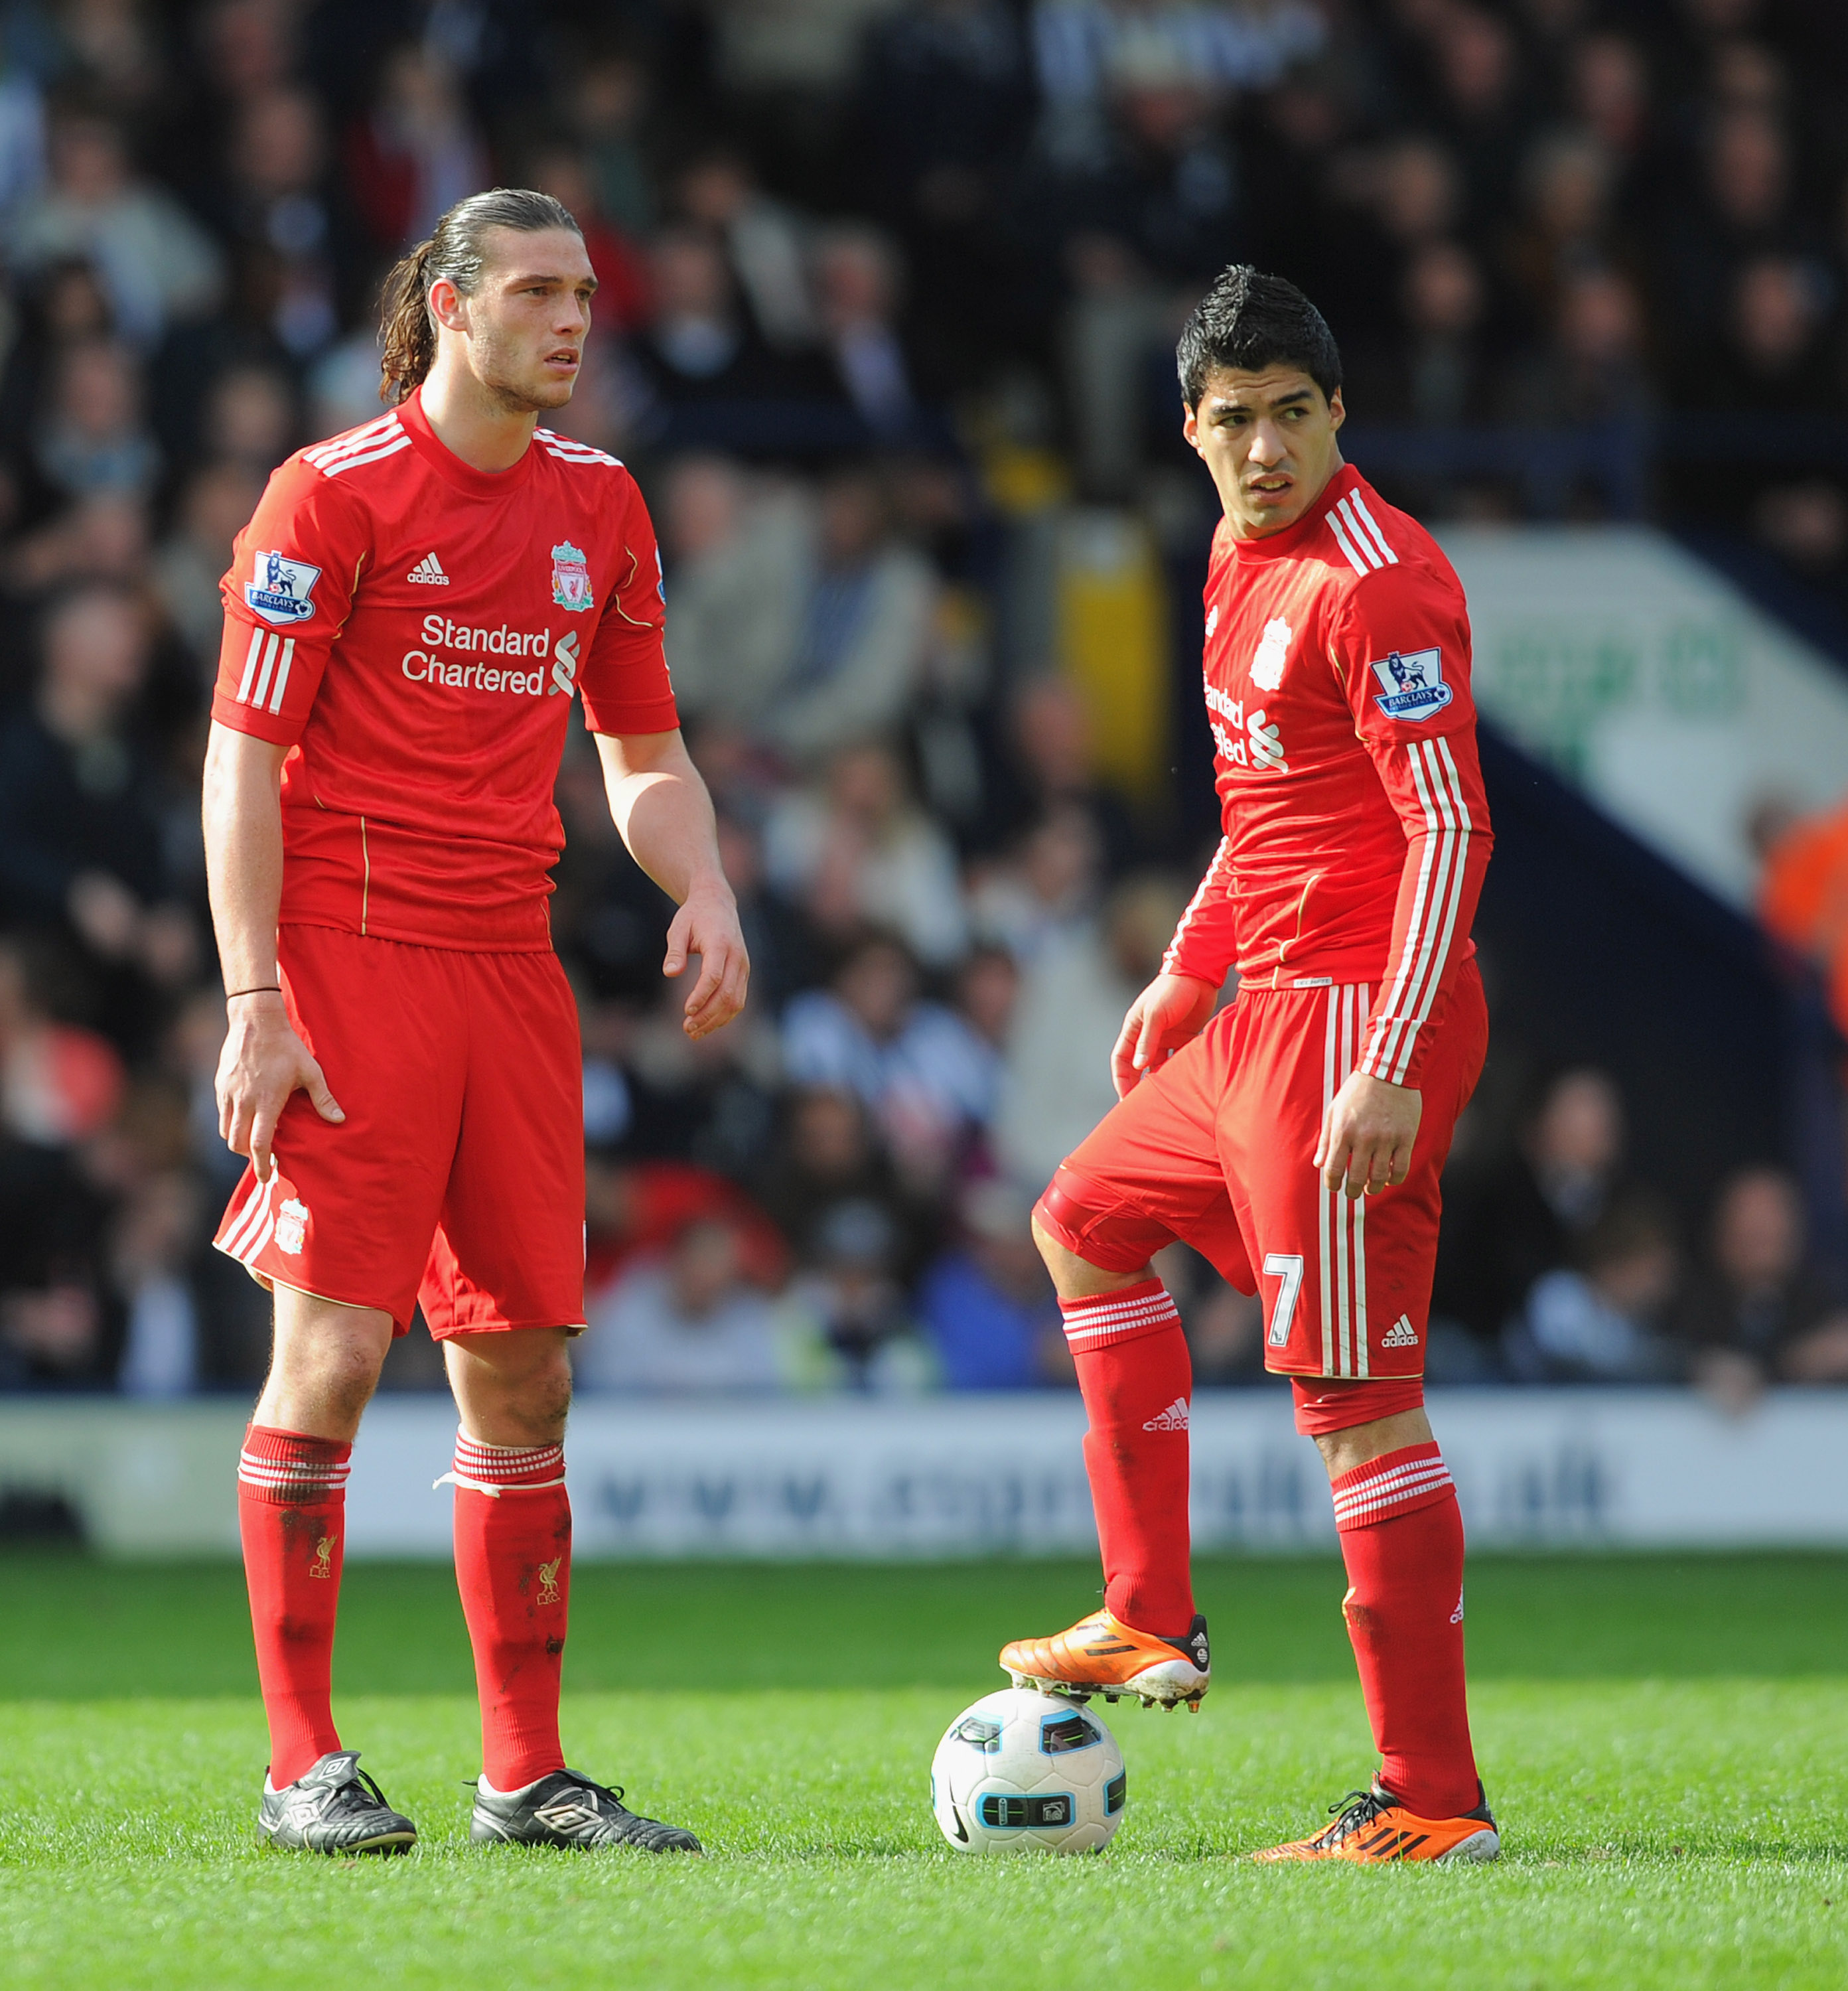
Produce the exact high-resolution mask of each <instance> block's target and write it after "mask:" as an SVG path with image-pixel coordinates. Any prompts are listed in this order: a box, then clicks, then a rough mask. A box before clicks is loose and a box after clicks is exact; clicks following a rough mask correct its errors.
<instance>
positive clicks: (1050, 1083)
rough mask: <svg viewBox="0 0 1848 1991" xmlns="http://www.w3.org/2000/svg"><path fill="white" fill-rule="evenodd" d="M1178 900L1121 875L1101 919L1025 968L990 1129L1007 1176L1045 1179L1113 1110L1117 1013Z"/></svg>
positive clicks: (1170, 886) (1135, 988) (1160, 884)
mask: <svg viewBox="0 0 1848 1991" xmlns="http://www.w3.org/2000/svg"><path fill="white" fill-rule="evenodd" d="M1185 904H1186V890H1185V888H1184V887H1181V886H1179V885H1178V884H1177V883H1176V881H1175V880H1173V879H1172V878H1169V877H1168V876H1165V875H1162V874H1159V873H1145V874H1143V875H1142V876H1132V877H1130V878H1127V879H1125V880H1124V881H1123V883H1121V885H1119V886H1118V887H1117V889H1116V890H1115V891H1114V892H1113V893H1111V897H1110V899H1109V900H1108V904H1106V906H1105V907H1104V910H1103V913H1102V914H1101V917H1097V918H1094V919H1092V920H1087V921H1079V922H1074V924H1072V925H1071V926H1070V927H1067V928H1066V929H1065V930H1064V931H1063V932H1061V933H1060V934H1058V935H1057V937H1056V938H1053V939H1052V940H1050V941H1048V943H1047V944H1046V945H1045V946H1044V947H1043V948H1041V950H1040V951H1039V953H1038V954H1037V955H1035V956H1034V958H1033V960H1032V961H1031V962H1030V964H1029V965H1028V967H1027V968H1026V973H1025V975H1024V976H1023V978H1022V982H1021V988H1020V999H1019V1004H1018V1005H1017V1006H1016V1010H1015V1023H1014V1027H1013V1030H1012V1033H1010V1035H1009V1042H1008V1051H1007V1068H1006V1077H1005V1079H1004V1081H1003V1083H1002V1098H1001V1105H1000V1109H999V1115H998V1117H997V1119H996V1122H995V1145H996V1148H997V1150H998V1152H999V1157H1000V1159H1001V1162H1002V1166H1003V1167H1004V1168H1005V1169H1007V1171H1008V1172H1009V1174H1010V1175H1012V1176H1014V1177H1015V1178H1016V1179H1018V1180H1019V1181H1021V1182H1049V1181H1050V1180H1051V1179H1052V1174H1053V1170H1054V1169H1056V1168H1057V1166H1058V1165H1059V1163H1060V1162H1061V1161H1063V1160H1064V1158H1065V1156H1066V1155H1068V1154H1069V1153H1070V1152H1071V1150H1072V1149H1074V1148H1075V1147H1076V1146H1077V1145H1078V1143H1079V1142H1080V1141H1081V1140H1083V1139H1084V1136H1085V1135H1087V1134H1088V1133H1089V1132H1091V1128H1093V1127H1094V1126H1095V1125H1097V1123H1098V1121H1099V1120H1101V1118H1103V1116H1104V1114H1106V1113H1107V1112H1108V1111H1109V1110H1110V1108H1111V1107H1112V1106H1113V1105H1114V1104H1115V1103H1116V1092H1115V1087H1113V1085H1112V1084H1111V1077H1110V1054H1111V1050H1112V1048H1113V1047H1114V1046H1115V1043H1116V1040H1117V1033H1118V1031H1119V1030H1121V1028H1122V1026H1123V1016H1124V1013H1125V1011H1126V1010H1127V1009H1128V1007H1129V1006H1130V1004H1131V1003H1132V1002H1134V1001H1135V998H1136V996H1138V994H1140V992H1142V990H1143V989H1145V988H1146V987H1147V986H1148V985H1149V982H1151V981H1152V980H1153V979H1154V978H1155V975H1156V973H1157V972H1159V969H1160V967H1161V961H1162V951H1163V950H1164V949H1165V948H1166V946H1167V944H1168V942H1169V939H1170V938H1172V934H1173V932H1174V929H1175V926H1176V922H1177V921H1179V918H1180V915H1181V911H1182V908H1183V906H1184V905H1185Z"/></svg>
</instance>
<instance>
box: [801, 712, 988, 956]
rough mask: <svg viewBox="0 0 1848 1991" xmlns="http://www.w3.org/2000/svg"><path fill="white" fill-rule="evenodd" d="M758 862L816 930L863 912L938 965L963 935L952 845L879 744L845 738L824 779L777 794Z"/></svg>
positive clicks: (841, 926) (831, 929) (845, 924)
mask: <svg viewBox="0 0 1848 1991" xmlns="http://www.w3.org/2000/svg"><path fill="white" fill-rule="evenodd" d="M764 863H765V866H766V869H767V873H768V875H769V878H770V882H771V884H772V885H773V886H774V887H775V888H776V890H778V891H779V892H780V893H782V895H783V896H784V897H785V898H786V899H788V900H790V901H791V903H792V904H795V905H798V906H799V907H801V909H802V910H803V911H804V913H805V914H806V916H807V917H808V920H809V921H811V923H812V924H813V925H814V926H815V927H816V929H817V930H818V931H819V932H821V933H822V934H833V935H836V936H837V937H838V936H842V935H846V934H852V933H853V931H854V930H855V929H856V927H859V926H860V925H861V924H863V923H865V922H866V921H873V922H876V923H877V924H882V925H884V926H887V927H890V928H892V929H893V931H895V932H897V934H899V935H900V937H901V938H903V940H904V943H905V944H906V945H907V947H908V948H910V950H911V951H912V952H913V953H914V954H915V955H917V958H919V959H920V960H921V961H923V962H924V964H925V965H926V966H927V967H929V968H946V967H948V965H950V964H951V962H952V961H955V960H956V959H957V958H958V957H959V956H960V955H961V953H962V951H963V949H964V948H965V945H966V944H968V917H967V914H966V913H965V909H964V907H963V902H962V886H961V880H960V879H959V878H958V875H957V870H956V857H955V851H954V850H953V849H951V845H950V842H949V839H948V838H947V837H946V836H944V833H943V832H942V831H941V829H938V827H937V825H935V824H934V822H931V819H930V818H929V817H927V815H924V813H923V812H922V811H921V810H920V809H919V808H918V807H917V805H916V803H915V802H913V801H912V799H911V797H910V793H909V791H908V788H907V783H906V781H905V778H904V770H903V768H902V767H900V764H899V761H898V757H897V754H894V753H893V751H892V750H891V749H890V747H883V746H880V745H876V744H869V745H866V746H862V747H849V748H848V749H847V750H846V751H844V752H842V753H841V754H838V755H836V757H835V760H834V761H833V764H832V765H831V766H830V767H829V770H828V778H827V784H826V786H825V788H822V789H821V790H819V791H817V790H815V789H812V788H808V789H801V790H798V791H795V792H793V793H791V795H788V796H787V797H786V798H784V800H783V801H782V802H781V803H779V804H778V806H777V807H776V808H775V809H774V811H773V812H772V813H771V819H770V822H769V824H768V825H767V829H766V832H765V839H764Z"/></svg>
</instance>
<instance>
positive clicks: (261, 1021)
mask: <svg viewBox="0 0 1848 1991" xmlns="http://www.w3.org/2000/svg"><path fill="white" fill-rule="evenodd" d="M298 1090H299V1091H303V1092H305V1093H306V1094H308V1100H309V1102H310V1104H311V1105H312V1106H313V1107H314V1109H315V1111H316V1112H317V1113H318V1114H319V1115H321V1117H322V1119H323V1120H332V1121H335V1122H338V1121H342V1120H344V1119H345V1118H346V1115H345V1114H344V1113H343V1112H342V1111H341V1110H340V1108H339V1106H338V1104H335V1099H334V1095H333V1094H332V1093H331V1092H329V1091H328V1089H327V1081H326V1079H325V1077H323V1076H322V1070H321V1067H320V1066H319V1065H318V1064H316V1063H315V1060H314V1059H313V1058H312V1057H311V1056H310V1055H309V1053H308V1046H307V1045H306V1044H305V1043H303V1042H302V1041H301V1039H300V1038H299V1037H298V1036H296V1034H295V1032H294V1026H292V1025H291V1023H290V1022H289V1015H288V1010H287V1009H285V1008H284V1006H283V1001H282V998H281V996H279V995H277V994H274V993H273V992H270V991H267V990H266V991H264V992H263V993H261V994H259V995H254V996H237V997H236V998H234V999H233V1001H232V1002H231V1004H230V1030H227V1031H226V1034H225V1047H224V1050H223V1051H222V1052H221V1053H220V1055H219V1060H218V1081H217V1092H218V1131H219V1132H220V1134H221V1135H223V1138H224V1142H225V1145H226V1147H228V1148H229V1149H230V1150H231V1152H232V1153H233V1154H234V1155H249V1157H250V1166H252V1167H253V1168H254V1169H255V1170H256V1171H257V1180H258V1181H259V1182H264V1183H267V1181H268V1180H269V1179H270V1177H271V1175H272V1174H273V1173H274V1170H275V1163H274V1161H273V1160H272V1159H271V1153H270V1146H271V1142H273V1141H274V1138H275V1137H276V1122H277V1121H278V1120H279V1119H281V1117H282V1109H283V1108H284V1107H285V1106H286V1105H288V1103H289V1096H290V1094H291V1093H293V1092H295V1091H298Z"/></svg>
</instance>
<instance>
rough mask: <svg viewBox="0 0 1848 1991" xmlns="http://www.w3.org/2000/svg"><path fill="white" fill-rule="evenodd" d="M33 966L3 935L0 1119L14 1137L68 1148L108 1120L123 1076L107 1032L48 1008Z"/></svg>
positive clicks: (0, 952) (22, 950)
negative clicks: (82, 1026) (57, 1015)
mask: <svg viewBox="0 0 1848 1991" xmlns="http://www.w3.org/2000/svg"><path fill="white" fill-rule="evenodd" d="M38 965H39V966H40V968H43V953H42V952H41V953H40V954H39V964H38ZM33 966H34V961H33V959H32V956H31V955H29V953H28V951H26V949H25V948H22V946H21V945H20V944H18V943H17V942H14V941H0V1121H4V1122H5V1127H6V1128H7V1130H8V1132H10V1133H11V1134H12V1135H14V1136H15V1137H16V1138H18V1139H19V1140H22V1141H31V1142H36V1143H37V1144H38V1145H40V1146H42V1147H48V1148H64V1147H70V1146H73V1145H77V1144H78V1143H80V1142H83V1141H87V1139H88V1138H90V1135H93V1134H94V1133H96V1132H98V1131H99V1130H100V1128H103V1127H105V1126H107V1125H108V1123H109V1121H110V1120H111V1118H113V1117H114V1113H115V1110H116V1108H117V1106H118V1105H119V1104H121V1098H122V1093H123V1089H124V1084H125V1083H126V1080H127V1074H126V1073H125V1072H124V1069H123V1066H122V1060H121V1056H120V1055H119V1053H117V1051H116V1050H115V1048H114V1046H113V1045H112V1044H111V1043H110V1042H109V1040H108V1039H107V1038H106V1037H102V1036H98V1035H97V1033H96V1032H95V1031H94V1030H83V1029H80V1028H79V1027H78V1026H77V1025H75V1024H73V1023H60V1022H58V1021H57V1020H56V1019H55V1018H53V1016H50V1015H49V1014H48V1013H47V1012H46V1008H45V1006H44V1002H43V998H42V996H41V995H40V993H39V990H38V989H36V988H35V987H34V985H33V984H34V980H35V977H34V975H33Z"/></svg>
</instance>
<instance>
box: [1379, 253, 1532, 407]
mask: <svg viewBox="0 0 1848 1991" xmlns="http://www.w3.org/2000/svg"><path fill="white" fill-rule="evenodd" d="M1488 315H1489V298H1488V287H1487V284H1486V281H1485V280H1484V278H1483V275H1482V271H1481V270H1480V269H1479V267H1478V266H1477V264H1476V261H1475V257H1472V255H1471V254H1469V251H1468V250H1466V249H1465V248H1463V247H1462V246H1461V245H1460V244H1458V243H1455V242H1428V243H1425V244H1424V245H1423V247H1421V248H1419V249H1418V250H1416V251H1415V252H1414V254H1413V256H1412V258H1411V262H1410V264H1408V265H1407V268H1406V272H1405V276H1404V281H1403V283H1402V284H1401V285H1400V318H1401V320H1402V322H1403V325H1404V332H1403V335H1402V336H1401V337H1400V341H1399V342H1398V345H1397V347H1396V348H1395V349H1393V350H1392V351H1391V352H1390V353H1388V354H1387V355H1384V356H1383V358H1382V359H1381V360H1377V361H1375V362H1373V364H1372V365H1370V366H1365V367H1363V368H1362V369H1359V370H1358V371H1357V373H1356V377H1355V379H1354V380H1353V384H1352V386H1351V387H1350V389H1349V393H1350V394H1351V396H1352V398H1353V403H1354V405H1355V406H1356V407H1359V408H1363V409H1364V410H1366V418H1367V420H1370V421H1411V422H1417V423H1421V424H1428V425H1429V426H1431V427H1436V428H1451V427H1457V426H1458V425H1459V424H1463V423H1469V422H1476V421H1480V420H1484V419H1485V418H1486V417H1487V416H1488V415H1489V413H1490V412H1491V411H1492V406H1493V402H1494V396H1495V389H1496V381H1495V375H1494V370H1493V368H1492V363H1491V358H1490V353H1489V345H1488V340H1487V338H1486V322H1487V318H1488Z"/></svg>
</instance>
